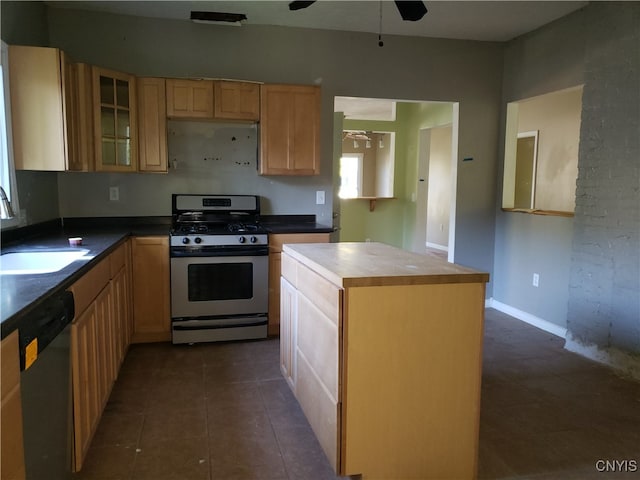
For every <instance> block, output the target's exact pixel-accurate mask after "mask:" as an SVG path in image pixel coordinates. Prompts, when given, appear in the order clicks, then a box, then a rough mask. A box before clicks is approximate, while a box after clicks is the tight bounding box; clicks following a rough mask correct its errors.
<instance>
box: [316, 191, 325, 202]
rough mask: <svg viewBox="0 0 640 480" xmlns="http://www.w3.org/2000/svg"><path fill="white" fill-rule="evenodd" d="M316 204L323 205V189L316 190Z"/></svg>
mask: <svg viewBox="0 0 640 480" xmlns="http://www.w3.org/2000/svg"><path fill="white" fill-rule="evenodd" d="M316 205H324V190H318V191H316Z"/></svg>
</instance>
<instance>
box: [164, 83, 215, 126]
mask: <svg viewBox="0 0 640 480" xmlns="http://www.w3.org/2000/svg"><path fill="white" fill-rule="evenodd" d="M213 111H214V110H213V81H212V80H179V79H173V78H172V79H167V116H168V117H170V118H203V119H207V118H208V119H212V118H213Z"/></svg>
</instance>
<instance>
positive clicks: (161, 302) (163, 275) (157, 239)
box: [131, 236, 171, 343]
mask: <svg viewBox="0 0 640 480" xmlns="http://www.w3.org/2000/svg"><path fill="white" fill-rule="evenodd" d="M131 252H132V253H131V255H132V264H133V338H132V342H133V343H142V342H163V341H169V340H171V310H170V303H169V302H170V296H169V275H170V274H169V237H168V236H149V237H134V238H133V239H132V250H131Z"/></svg>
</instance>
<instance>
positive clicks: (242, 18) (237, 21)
mask: <svg viewBox="0 0 640 480" xmlns="http://www.w3.org/2000/svg"><path fill="white" fill-rule="evenodd" d="M191 21H192V22H195V23H209V24H214V25H229V26H233V27H240V26H242V25H243V24H244V23H245V22H246V21H247V16H246V15H245V14H244V13H224V12H194V11H192V12H191Z"/></svg>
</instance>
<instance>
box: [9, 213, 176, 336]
mask: <svg viewBox="0 0 640 480" xmlns="http://www.w3.org/2000/svg"><path fill="white" fill-rule="evenodd" d="M64 223H65V226H64V227H63V226H62V225H61V223H60V222H58V223H57V225H52V224H51V222H47V224H46V225H45V226H43V227H42V229H41V230H40V231H38V230H37V229H35V228H33V227H30V228H27V229H25V234H24V236H23V237H20V235H19V234H16V233H15V232H2V237H3V238H2V253H3V254H4V253H11V252H21V251H37V250H42V251H50V250H70V249H73V248H74V247H70V246H69V241H68V239H69V238H70V237H82V239H83V241H82V245H81V246H80V247H76V248H82V249H86V250H89V252H88V253H87V254H85V255H84V256H83V257H81V258H80V259H79V260H75V261H74V262H72V263H71V264H69V265H67V266H66V267H65V268H63V269H62V270H59V271H57V272H53V273H44V274H36V275H0V322H1V329H0V330H1V332H2V338H5V337H6V336H7V335H9V334H10V333H11V332H13V331H14V330H15V329H16V328H19V326H20V323H21V322H23V321H28V318H29V314H30V313H31V312H33V311H34V310H35V309H37V308H38V306H39V305H41V304H42V303H43V302H44V301H45V300H47V299H48V298H50V297H51V296H53V295H55V294H56V293H59V292H62V291H64V290H66V289H67V288H68V287H69V286H71V285H72V284H73V283H74V282H75V281H76V280H78V279H79V278H80V277H81V276H82V275H84V274H85V273H86V272H88V271H89V270H90V269H91V268H92V267H93V266H94V265H96V264H97V263H98V262H99V261H100V260H102V259H103V258H104V257H105V256H107V255H108V254H109V253H110V252H111V251H112V250H114V249H115V248H116V247H117V246H118V245H119V244H120V243H121V242H123V241H124V240H126V239H127V238H128V237H129V236H131V235H135V236H147V235H168V234H169V228H170V225H169V224H168V223H166V224H163V223H159V222H156V221H151V222H149V223H145V222H144V221H143V220H139V221H135V222H126V221H124V220H116V221H114V220H113V219H109V218H107V219H99V220H97V221H93V220H91V221H87V222H85V223H83V222H82V221H81V220H80V219H74V220H73V221H68V220H67V221H65V222H64Z"/></svg>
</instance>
